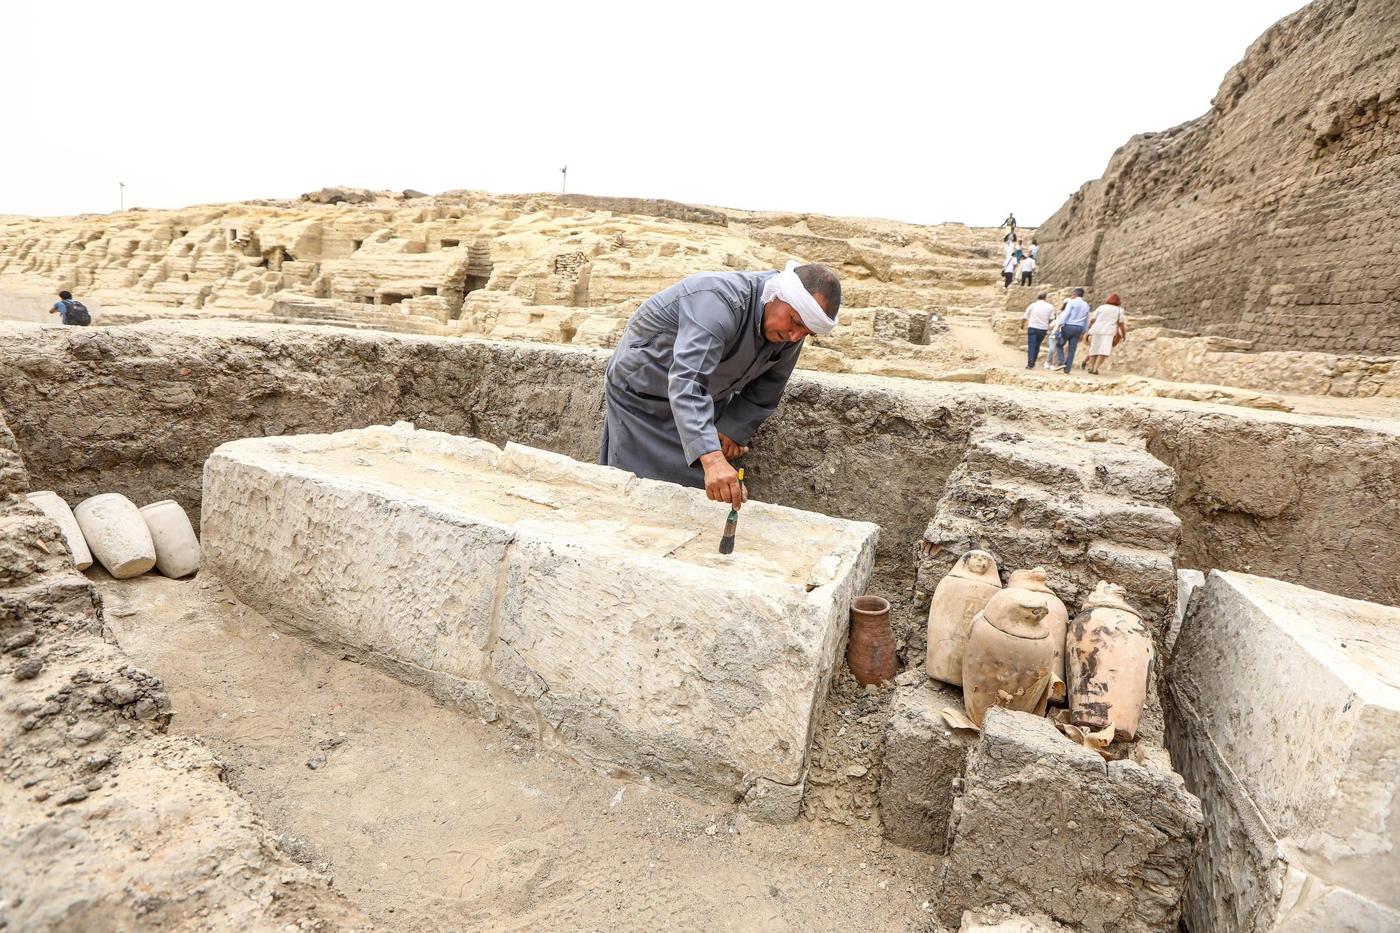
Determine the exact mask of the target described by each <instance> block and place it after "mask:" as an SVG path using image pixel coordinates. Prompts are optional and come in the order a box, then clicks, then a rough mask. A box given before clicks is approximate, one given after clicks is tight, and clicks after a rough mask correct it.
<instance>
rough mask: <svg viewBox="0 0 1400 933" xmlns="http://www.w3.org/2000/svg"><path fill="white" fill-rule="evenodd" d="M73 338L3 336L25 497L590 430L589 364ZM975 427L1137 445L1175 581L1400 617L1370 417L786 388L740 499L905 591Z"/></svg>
mask: <svg viewBox="0 0 1400 933" xmlns="http://www.w3.org/2000/svg"><path fill="white" fill-rule="evenodd" d="M75 330H78V329H77V328H58V327H41V326H38V325H31V324H20V323H12V324H6V325H0V410H3V411H4V412H5V415H6V417H7V418H8V419H9V421H10V424H11V426H12V428H13V429H14V431H15V436H16V438H17V439H18V442H19V445H20V449H21V450H22V451H23V452H24V455H25V457H26V459H27V461H28V464H29V467H30V470H31V471H32V473H33V474H34V476H35V477H36V482H37V483H38V484H40V486H42V487H45V488H52V489H55V490H56V491H58V492H59V493H60V494H61V495H63V496H64V497H65V498H68V499H69V500H70V501H73V500H75V499H79V498H82V497H85V496H87V495H91V494H94V493H97V492H123V493H125V494H127V495H128V496H130V497H131V498H132V499H134V500H136V501H137V502H138V504H144V503H146V502H151V501H154V500H156V499H162V498H175V499H177V500H178V501H179V502H180V503H181V505H183V506H185V508H186V510H187V511H189V512H190V513H191V514H198V511H199V486H200V471H201V469H202V466H203V463H204V460H205V459H206V458H207V457H208V456H209V454H210V453H211V452H212V451H213V449H214V448H215V447H217V446H218V445H219V444H221V443H223V442H224V441H228V440H234V439H237V438H241V437H255V436H262V435H267V434H291V433H306V432H324V431H332V430H341V429H344V428H352V427H363V426H365V425H368V424H389V423H392V422H394V421H397V420H409V421H413V422H414V423H415V424H417V425H418V426H419V427H422V428H430V429H433V430H440V431H446V432H449V433H452V434H465V435H470V436H473V437H480V438H482V439H484V440H488V441H491V442H492V443H497V444H499V443H503V442H505V441H516V442H517V443H521V444H527V445H529V446H532V447H540V448H544V449H547V450H553V451H557V452H559V453H564V454H568V455H569V456H571V457H575V458H578V459H582V460H588V459H591V458H592V457H593V456H595V454H596V451H597V446H598V441H599V436H600V433H601V425H602V384H601V379H602V372H603V367H604V365H605V363H606V359H607V356H606V354H605V353H602V352H599V351H590V350H572V349H561V348H549V347H543V346H522V345H512V344H498V343H490V342H484V341H483V342H470V341H462V340H454V339H445V338H432V337H411V336H389V335H385V334H373V335H359V334H354V333H345V332H336V331H326V330H320V329H315V328H288V327H276V326H264V325H246V324H244V325H240V324H231V323H227V322H207V323H199V324H142V325H135V326H131V327H122V328H93V329H90V330H83V331H82V332H79V333H74V331H75ZM989 417H995V418H997V419H1000V420H1003V421H1005V422H1007V423H1009V424H1011V425H1013V426H1014V425H1015V424H1016V423H1017V422H1018V421H1019V422H1030V423H1033V425H1034V427H1035V431H1036V433H1043V432H1047V431H1048V432H1050V433H1051V434H1052V435H1053V434H1054V433H1055V432H1062V433H1064V434H1071V433H1073V434H1077V435H1083V434H1084V433H1085V432H1086V431H1087V430H1095V431H1099V432H1107V436H1112V435H1119V436H1121V437H1122V438H1123V439H1125V440H1131V439H1136V440H1143V439H1145V440H1146V442H1147V444H1148V450H1149V451H1150V452H1151V453H1152V454H1153V455H1154V456H1156V457H1157V458H1158V459H1160V460H1162V461H1163V462H1165V463H1166V464H1167V465H1168V466H1170V467H1172V468H1173V469H1174V470H1175V471H1176V473H1177V477H1178V482H1177V490H1176V492H1175V494H1174V497H1173V499H1172V508H1173V510H1174V511H1175V512H1176V513H1177V515H1178V516H1180V518H1181V520H1182V543H1181V546H1180V549H1179V551H1178V557H1179V560H1180V561H1181V563H1182V564H1183V565H1185V566H1196V567H1214V568H1219V569H1227V570H1228V569H1237V570H1246V571H1248V572H1250V573H1255V574H1260V575H1267V576H1273V577H1277V578H1280V579H1284V580H1289V581H1291V582H1297V583H1302V584H1304V585H1307V586H1312V587H1315V588H1318V589H1323V590H1327V591H1329V592H1334V593H1338V594H1340V595H1344V596H1352V597H1355V598H1361V599H1370V600H1374V601H1376V602H1381V603H1385V604H1388V605H1395V604H1397V603H1400V555H1397V554H1396V552H1395V549H1394V548H1393V547H1392V543H1393V542H1394V541H1395V540H1396V539H1397V538H1400V430H1397V428H1396V427H1395V426H1393V425H1387V424H1378V423H1376V422H1360V421H1357V422H1352V421H1346V420H1340V419H1326V418H1318V417H1310V416H1304V415H1291V414H1282V413H1274V412H1254V411H1245V410H1238V411H1236V410H1229V411H1227V410H1223V409H1214V408H1209V407H1207V406H1201V405H1193V404H1191V403H1181V402H1173V401H1170V400H1164V399H1151V400H1148V399H1143V400H1137V401H1135V402H1134V403H1133V404H1132V405H1131V406H1128V405H1124V404H1123V402H1122V400H1121V399H1118V400H1114V399H1099V398H1094V397H1090V396H1072V395H1061V394H1053V393H1037V394H1033V395H1032V394H1028V393H1025V392H1024V391H1021V390H1017V389H1014V388H1009V387H1000V386H983V385H968V384H959V383H941V382H916V381H912V380H883V379H878V380H877V379H872V378H861V377H853V376H844V375H827V374H822V373H812V374H799V375H797V376H795V377H794V379H793V380H792V382H791V384H790V386H789V389H788V392H787V394H786V396H785V398H784V401H783V405H782V407H781V408H780V409H779V411H778V413H777V415H775V416H774V418H773V419H771V420H770V422H769V423H768V424H767V425H765V426H764V427H763V429H762V431H761V432H760V434H759V435H758V438H757V443H756V444H755V445H754V449H753V451H752V452H751V453H750V455H749V457H748V458H747V460H746V464H745V465H746V466H747V468H748V469H749V471H750V472H749V475H750V476H751V477H752V485H751V491H752V493H753V494H754V495H755V496H757V497H759V498H762V499H766V500H768V501H771V502H777V503H779V504H782V505H789V506H794V507H796V508H802V509H808V510H811V511H817V512H823V513H825V514H829V515H834V516H837V517H841V518H850V519H856V520H864V521H874V522H876V523H878V524H879V525H881V526H882V528H883V529H884V530H883V532H882V533H881V537H880V551H879V556H880V561H881V563H880V565H878V566H884V567H886V568H889V567H900V568H903V569H902V570H901V571H900V572H901V573H903V572H904V570H907V573H908V577H909V579H907V580H904V581H903V582H904V583H907V584H908V585H909V586H910V587H911V589H912V575H913V563H914V560H915V554H916V553H917V543H918V541H919V537H920V535H921V533H922V532H923V530H924V528H925V526H926V524H927V522H928V520H929V518H930V516H932V515H933V514H934V511H935V507H936V505H937V503H938V500H939V497H940V496H941V495H942V492H943V485H944V482H945V481H946V479H947V478H948V476H949V474H951V473H952V472H953V470H954V469H956V467H957V466H958V464H959V463H960V462H961V461H962V459H963V454H964V451H965V450H966V447H967V444H968V438H969V436H970V434H971V432H972V431H973V429H974V428H975V427H977V426H979V425H981V424H983V423H984V422H985V421H986V420H987V419H988V418H989ZM901 562H903V563H901ZM878 566H877V572H879V571H878Z"/></svg>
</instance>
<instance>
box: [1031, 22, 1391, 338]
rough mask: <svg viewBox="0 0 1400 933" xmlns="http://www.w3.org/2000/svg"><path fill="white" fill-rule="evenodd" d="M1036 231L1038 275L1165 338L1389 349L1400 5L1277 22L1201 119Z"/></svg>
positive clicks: (1141, 139)
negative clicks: (1162, 323) (1144, 322)
mask: <svg viewBox="0 0 1400 933" xmlns="http://www.w3.org/2000/svg"><path fill="white" fill-rule="evenodd" d="M1037 234H1038V237H1039V240H1040V243H1041V244H1042V246H1043V247H1044V256H1043V261H1042V263H1041V268H1040V277H1042V278H1043V279H1044V280H1046V281H1050V282H1055V283H1057V284H1060V285H1086V286H1090V287H1093V288H1095V289H1097V290H1098V291H1099V292H1101V293H1102V294H1107V293H1108V292H1109V291H1116V292H1118V293H1119V294H1121V295H1122V296H1123V297H1124V299H1125V301H1126V303H1127V306H1128V307H1130V308H1132V309H1134V311H1136V312H1137V313H1144V314H1153V315H1160V316H1162V317H1163V318H1165V319H1166V322H1167V324H1168V326H1170V327H1174V328H1182V329H1188V330H1192V331H1196V332H1199V333H1201V334H1206V335H1219V336H1226V337H1238V338H1244V339H1247V340H1252V341H1253V342H1254V347H1255V348H1257V349H1261V350H1295V349H1296V350H1327V351H1334V352H1353V353H1356V352H1364V353H1372V354H1376V353H1387V354H1394V353H1397V352H1400V303H1398V302H1400V4H1397V3H1395V2H1394V0H1318V2H1316V3H1312V4H1309V5H1308V6H1306V7H1304V8H1303V9H1301V10H1299V11H1298V12H1297V13H1294V14H1293V15H1291V16H1288V17H1286V18H1285V19H1283V20H1281V21H1280V22H1278V23H1277V24H1276V25H1274V26H1273V28H1271V29H1269V30H1268V31H1267V32H1265V33H1264V34H1263V35H1262V36H1260V37H1259V39H1258V40H1257V41H1256V42H1255V43H1254V44H1253V45H1252V46H1250V48H1249V51H1248V52H1247V53H1246V55H1245V57H1244V60H1243V61H1241V62H1240V63H1239V64H1238V65H1236V66H1235V67H1234V68H1233V69H1231V70H1230V72H1229V74H1227V75H1226V76H1225V80H1224V81H1223V82H1222V83H1221V85H1220V90H1219V92H1218V93H1217V94H1216V97H1215V100H1214V101H1213V102H1212V104H1211V109H1210V111H1209V112H1208V113H1206V114H1205V115H1204V116H1202V117H1199V118H1197V119H1195V120H1192V121H1190V122H1188V123H1183V124H1182V125H1180V126H1177V127H1174V128H1172V129H1169V130H1166V131H1163V132H1158V133H1143V134H1142V135H1140V136H1134V137H1133V138H1132V139H1131V140H1129V141H1128V143H1127V144H1126V145H1125V146H1123V148H1121V149H1119V150H1118V151H1117V152H1116V153H1114V155H1113V158H1112V160H1110V162H1109V164H1108V168H1107V170H1106V171H1105V172H1104V175H1103V177H1102V178H1101V179H1099V180H1098V181H1091V182H1089V183H1087V184H1085V185H1084V186H1083V187H1082V188H1080V189H1079V191H1078V192H1076V193H1075V194H1074V196H1073V197H1071V198H1070V199H1069V201H1067V202H1066V203H1065V204H1064V206H1062V207H1061V208H1060V209H1059V210H1058V211H1057V212H1056V213H1055V214H1054V216H1052V217H1051V218H1050V219H1049V220H1048V221H1046V222H1045V224H1044V225H1042V226H1041V227H1040V228H1039V230H1038V231H1037Z"/></svg>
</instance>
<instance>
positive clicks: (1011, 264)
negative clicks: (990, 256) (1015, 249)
mask: <svg viewBox="0 0 1400 933" xmlns="http://www.w3.org/2000/svg"><path fill="white" fill-rule="evenodd" d="M1019 261H1020V260H1018V259H1017V258H1016V254H1015V253H1012V254H1011V255H1010V256H1007V257H1006V262H1005V263H1004V264H1003V265H1002V267H1001V274H1002V277H1003V278H1005V279H1006V287H1007V288H1010V287H1011V283H1012V282H1013V281H1015V279H1016V263H1017V262H1019Z"/></svg>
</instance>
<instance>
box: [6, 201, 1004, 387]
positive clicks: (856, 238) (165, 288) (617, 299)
mask: <svg viewBox="0 0 1400 933" xmlns="http://www.w3.org/2000/svg"><path fill="white" fill-rule="evenodd" d="M418 194H419V193H418V192H407V191H406V192H387V191H379V192H375V191H369V190H366V189H356V188H343V187H335V188H327V189H324V190H322V191H318V192H310V193H308V194H305V195H303V196H302V197H301V199H300V200H297V201H260V202H257V203H234V204H221V205H207V206H203V207H197V208H188V209H183V210H172V211H164V210H159V211H157V210H153V211H141V212H139V213H137V212H127V213H124V214H116V215H112V216H111V217H98V216H91V215H89V216H85V217H80V218H53V219H44V220H30V219H21V218H0V299H3V298H4V297H5V296H6V295H15V296H16V297H19V296H20V295H21V294H23V295H25V296H32V297H28V298H25V299H24V300H19V301H17V302H16V304H17V305H18V307H17V308H16V309H13V310H11V309H10V307H9V304H10V303H9V302H8V301H4V300H0V316H5V315H7V314H9V313H15V312H17V313H19V314H21V315H23V316H24V318H25V319H37V320H48V319H50V318H49V315H48V314H47V313H46V310H44V309H46V307H47V304H52V300H53V299H52V291H53V290H56V289H58V288H71V289H77V290H79V291H80V292H81V295H82V297H83V298H84V300H85V301H86V302H87V303H88V304H89V306H90V307H91V308H92V310H93V312H94V314H95V318H94V319H95V321H96V322H97V323H99V324H113V323H128V322H131V321H140V320H147V319H150V318H167V317H199V318H209V317H226V318H235V319H243V320H263V321H269V320H279V321H289V322H290V321H303V322H308V323H318V324H331V325H335V326H339V327H355V328H359V327H365V328H377V329H383V330H396V331H405V332H409V333H421V334H438V335H449V334H475V335H484V336H489V337H492V338H495V339H510V340H526V341H539V342H547V343H560V344H579V345H583V346H607V347H611V346H612V345H613V344H615V343H616V340H617V338H618V336H619V335H620V333H621V329H622V325H623V324H624V323H625V321H626V319H627V317H628V315H629V314H630V313H631V312H632V311H633V310H634V309H635V308H636V307H637V305H638V304H640V303H641V302H642V301H643V300H644V299H646V298H648V297H650V296H651V295H653V294H655V293H657V292H659V291H662V290H663V289H665V288H667V287H669V286H670V285H672V284H674V283H675V282H676V281H677V280H679V279H680V278H682V277H684V276H686V275H690V274H692V273H694V272H697V271H701V270H717V269H718V270H723V269H734V270H763V269H775V268H781V267H782V265H783V263H784V262H785V261H786V260H787V259H788V258H793V257H799V258H801V259H803V260H804V261H809V262H822V263H826V264H827V265H829V266H831V267H832V268H833V269H835V270H836V271H837V272H838V273H839V274H840V275H841V277H842V279H843V280H844V285H845V287H844V297H845V308H844V309H843V315H842V326H841V328H839V329H838V332H837V333H836V334H834V335H832V336H831V337H830V338H825V337H824V338H814V340H813V341H812V345H813V348H814V349H818V350H823V351H824V352H823V353H821V354H813V355H812V357H811V358H810V359H809V358H805V357H804V359H803V360H802V361H801V362H800V364H799V365H806V364H807V363H812V362H819V360H818V357H819V356H821V357H825V365H827V366H828V367H830V368H833V369H835V370H841V369H846V368H854V369H858V368H861V367H859V366H850V365H849V364H859V363H865V362H875V363H877V364H878V365H879V366H881V367H887V366H889V365H891V364H890V363H889V358H890V357H895V358H897V361H896V363H895V364H894V365H895V366H896V367H897V368H899V369H901V370H903V371H906V372H910V373H914V374H920V375H922V376H924V377H927V376H928V375H930V374H931V373H932V372H937V371H941V370H949V369H957V368H961V367H964V366H967V365H968V364H970V363H974V362H983V363H985V362H986V361H987V360H988V359H989V357H988V355H987V354H986V353H984V352H981V351H979V350H977V349H976V348H975V347H973V346H970V345H967V344H963V343H959V342H957V341H954V340H953V339H951V338H950V337H949V336H948V335H947V329H946V327H942V326H940V324H939V322H938V321H937V320H936V319H935V314H934V312H933V311H932V310H930V309H934V308H937V309H942V308H943V307H944V306H946V305H947V304H949V303H950V302H955V303H957V304H969V303H970V304H977V303H979V302H981V301H984V300H985V297H986V292H987V289H986V286H987V285H989V284H990V283H991V281H992V279H993V278H994V277H995V268H994V264H992V263H989V262H986V261H985V258H986V257H987V256H989V255H990V251H991V244H992V243H994V242H995V235H994V234H993V232H992V231H989V230H977V229H973V228H968V227H965V226H963V225H962V224H943V225H939V226H922V225H916V224H906V223H900V222H896V221H887V220H878V219H860V220H848V219H843V218H835V217H822V216H821V215H806V214H766V213H761V212H748V211H726V210H721V209H716V208H709V207H700V206H695V205H686V204H679V203H677V202H674V201H657V200H644V199H640V198H598V197H590V196H584V195H566V196H557V195H549V194H533V195H492V194H488V193H486V192H480V191H475V192H468V191H459V192H447V193H444V194H442V195H438V196H436V197H412V198H410V197H409V196H410V195H418ZM892 278H897V279H898V282H899V285H897V286H895V285H892V284H891V280H892ZM46 295H47V301H46V302H45V301H42V300H41V298H42V297H43V296H46ZM867 357H874V358H875V359H874V360H873V361H871V360H867V359H865V358H867Z"/></svg>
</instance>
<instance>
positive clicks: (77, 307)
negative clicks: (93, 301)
mask: <svg viewBox="0 0 1400 933" xmlns="http://www.w3.org/2000/svg"><path fill="white" fill-rule="evenodd" d="M49 313H50V314H57V315H58V319H59V320H60V321H62V322H63V323H64V324H71V325H73V326H74V327H87V326H88V325H89V324H91V323H92V315H91V314H89V313H88V309H87V305H85V304H83V303H82V302H81V301H74V300H73V293H72V292H69V291H62V292H59V293H58V300H57V301H55V302H54V303H53V307H52V308H50V309H49Z"/></svg>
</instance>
